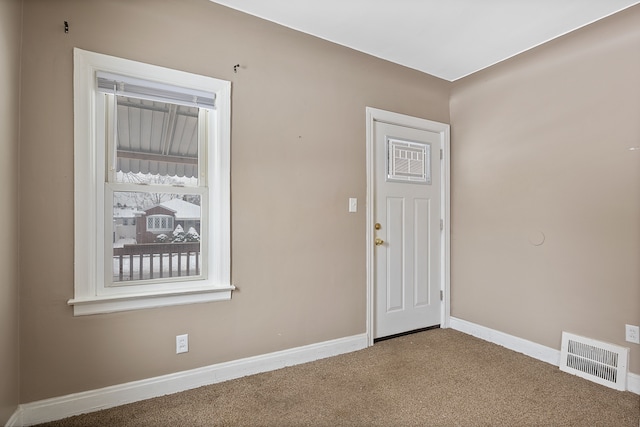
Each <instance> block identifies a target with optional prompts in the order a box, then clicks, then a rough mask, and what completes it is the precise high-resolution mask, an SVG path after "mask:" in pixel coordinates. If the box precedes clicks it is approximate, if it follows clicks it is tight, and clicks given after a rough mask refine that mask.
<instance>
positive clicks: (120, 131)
mask: <svg viewBox="0 0 640 427" xmlns="http://www.w3.org/2000/svg"><path fill="white" fill-rule="evenodd" d="M116 103H117V107H116V108H117V112H116V115H115V116H116V122H117V123H116V127H117V152H116V176H115V180H116V182H130V183H145V184H168V185H171V184H174V185H176V184H177V185H197V183H198V181H197V178H198V154H199V153H198V112H199V109H198V108H197V107H186V106H184V105H177V104H171V103H166V102H158V101H148V100H143V99H137V98H129V97H124V96H116Z"/></svg>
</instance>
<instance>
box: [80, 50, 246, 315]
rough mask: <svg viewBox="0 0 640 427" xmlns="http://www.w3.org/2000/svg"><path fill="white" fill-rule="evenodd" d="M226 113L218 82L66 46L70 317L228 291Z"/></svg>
mask: <svg viewBox="0 0 640 427" xmlns="http://www.w3.org/2000/svg"><path fill="white" fill-rule="evenodd" d="M229 113H230V83H229V82H227V81H223V80H218V79H214V78H211V77H205V76H200V75H194V74H190V73H186V72H182V71H177V70H171V69H167V68H163V67H157V66H154V65H149V64H144V63H140V62H134V61H129V60H125V59H121V58H115V57H111V56H106V55H101V54H97V53H93V52H87V51H83V50H80V49H75V50H74V126H75V219H76V223H75V254H74V257H75V283H74V289H75V295H74V298H72V299H71V300H69V304H70V305H72V306H73V308H74V314H75V315H84V314H94V313H104V312H112V311H122V310H131V309H140V308H147V307H158V306H165V305H175V304H188V303H196V302H207V301H217V300H224V299H229V298H231V291H232V290H233V289H234V287H233V285H231V282H230V244H229V210H230V208H229V175H230V174H229V144H230V138H229V129H230V114H229ZM136 219H139V220H138V221H136ZM185 227H186V229H185Z"/></svg>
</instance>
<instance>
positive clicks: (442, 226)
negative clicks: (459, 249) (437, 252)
mask: <svg viewBox="0 0 640 427" xmlns="http://www.w3.org/2000/svg"><path fill="white" fill-rule="evenodd" d="M442 230H444V219H441V220H440V231H442Z"/></svg>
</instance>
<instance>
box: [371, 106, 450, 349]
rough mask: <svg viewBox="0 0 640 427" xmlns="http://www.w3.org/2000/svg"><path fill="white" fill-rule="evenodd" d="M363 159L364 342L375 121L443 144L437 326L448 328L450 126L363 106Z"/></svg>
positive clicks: (372, 313) (372, 253)
mask: <svg viewBox="0 0 640 427" xmlns="http://www.w3.org/2000/svg"><path fill="white" fill-rule="evenodd" d="M365 110H366V130H367V141H366V162H367V168H366V169H367V200H366V206H367V207H366V227H367V228H366V230H367V231H366V239H365V240H366V245H367V246H366V270H367V272H366V280H367V293H366V298H367V304H366V306H367V307H366V308H367V309H366V316H367V319H366V328H367V331H366V334H367V345H368V346H372V345H373V325H374V318H373V316H374V314H375V313H374V297H375V292H374V291H375V290H374V268H375V265H374V250H373V240H374V229H373V223H374V218H373V206H374V203H373V199H374V191H375V186H374V174H373V172H374V170H375V164H374V156H373V150H374V147H375V144H374V140H373V139H374V136H375V133H374V127H375V123H376V122H382V123H388V124H392V125H399V126H405V127H410V128H414V129H420V130H426V131H429V132H436V133H439V134H440V142H441V144H442V151H443V156H442V165H441V166H442V167H441V180H440V182H441V188H440V190H441V191H440V197H441V200H440V206H441V208H440V215H441V216H440V218H441V219H442V220H443V229H442V231H441V233H442V235H441V237H442V239H441V243H440V250H441V253H442V255H443V256H442V258H441V266H440V290H441V291H442V293H443V299H442V302H441V310H440V327H441V328H448V327H449V322H450V315H451V313H450V311H451V302H450V283H449V282H450V278H451V271H450V234H451V227H450V222H451V221H450V219H451V218H450V213H449V211H450V203H451V198H450V185H449V184H450V148H451V147H450V126H449V125H448V124H445V123H440V122H434V121H431V120H427V119H421V118H418V117H412V116H407V115H404V114H399V113H394V112H391V111H385V110H380V109H377V108H372V107H366V109H365Z"/></svg>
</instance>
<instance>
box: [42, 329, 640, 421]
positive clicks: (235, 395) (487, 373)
mask: <svg viewBox="0 0 640 427" xmlns="http://www.w3.org/2000/svg"><path fill="white" fill-rule="evenodd" d="M44 425H46V426H49V427H54V426H55V427H71V426H109V427H112V426H160V427H162V426H616V427H623V426H629V427H638V426H640V396H638V395H636V394H633V393H631V392H619V391H615V390H612V389H610V388H607V387H604V386H601V385H598V384H595V383H592V382H590V381H587V380H584V379H582V378H578V377H576V376H573V375H569V374H566V373H563V372H561V371H560V370H559V369H558V368H557V367H555V366H552V365H549V364H547V363H544V362H540V361H537V360H534V359H532V358H529V357H527V356H524V355H522V354H519V353H516V352H513V351H510V350H507V349H505V348H503V347H500V346H497V345H494V344H491V343H487V342H485V341H482V340H479V339H476V338H474V337H471V336H469V335H466V334H463V333H461V332H457V331H454V330H451V329H435V330H430V331H425V332H420V333H417V334H413V335H407V336H404V337H400V338H394V339H391V340H387V341H382V342H379V343H377V344H375V345H374V346H373V347H370V348H368V349H365V350H361V351H357V352H354V353H350V354H345V355H341V356H336V357H332V358H329V359H323V360H319V361H316V362H312V363H307V364H304V365H298V366H294V367H289V368H284V369H280V370H277V371H273V372H268V373H264V374H259V375H253V376H250V377H245V378H241V379H237V380H233V381H228V382H224V383H220V384H214V385H211V386H206V387H201V388H198V389H194V390H190V391H186V392H182V393H177V394H173V395H168V396H163V397H158V398H154V399H150V400H146V401H142V402H137V403H133V404H129V405H124V406H120V407H117V408H112V409H107V410H103V411H100V412H94V413H90V414H84V415H79V416H75V417H71V418H67V419H64V420H60V421H55V422H51V423H48V424H44Z"/></svg>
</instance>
